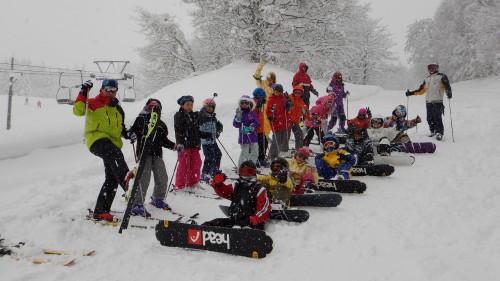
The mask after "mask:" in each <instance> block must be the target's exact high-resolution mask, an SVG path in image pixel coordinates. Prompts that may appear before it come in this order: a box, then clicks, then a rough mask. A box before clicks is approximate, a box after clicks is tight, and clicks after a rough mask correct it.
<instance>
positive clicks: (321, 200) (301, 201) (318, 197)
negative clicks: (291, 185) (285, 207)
mask: <svg viewBox="0 0 500 281" xmlns="http://www.w3.org/2000/svg"><path fill="white" fill-rule="evenodd" d="M340 202H342V196H341V195H340V194H337V193H323V194H303V195H291V196H290V206H293V207H304V206H309V207H337V206H338V205H339V204H340Z"/></svg>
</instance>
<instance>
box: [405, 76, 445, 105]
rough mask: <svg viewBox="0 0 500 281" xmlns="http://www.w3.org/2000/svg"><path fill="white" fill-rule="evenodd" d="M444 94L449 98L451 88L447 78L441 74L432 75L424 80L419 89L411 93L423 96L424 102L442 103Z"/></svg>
mask: <svg viewBox="0 0 500 281" xmlns="http://www.w3.org/2000/svg"><path fill="white" fill-rule="evenodd" d="M444 92H446V94H447V95H449V96H451V94H452V93H451V86H450V81H449V80H448V77H447V76H446V75H444V74H443V73H433V74H431V75H429V76H427V77H426V78H425V79H424V82H423V83H422V84H421V85H420V87H419V88H418V89H417V90H416V91H414V92H413V94H414V95H423V94H424V93H426V95H425V102H427V103H433V102H443V96H444Z"/></svg>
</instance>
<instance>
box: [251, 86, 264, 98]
mask: <svg viewBox="0 0 500 281" xmlns="http://www.w3.org/2000/svg"><path fill="white" fill-rule="evenodd" d="M252 95H253V97H254V98H255V99H261V98H263V97H265V96H266V91H265V90H264V89H262V88H255V90H253V93H252Z"/></svg>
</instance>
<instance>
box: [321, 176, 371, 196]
mask: <svg viewBox="0 0 500 281" xmlns="http://www.w3.org/2000/svg"><path fill="white" fill-rule="evenodd" d="M313 189H316V190H319V191H331V192H339V193H363V192H365V190H366V184H365V183H364V182H361V181H358V180H332V179H329V180H327V179H321V178H320V179H319V182H318V184H317V185H316V186H313Z"/></svg>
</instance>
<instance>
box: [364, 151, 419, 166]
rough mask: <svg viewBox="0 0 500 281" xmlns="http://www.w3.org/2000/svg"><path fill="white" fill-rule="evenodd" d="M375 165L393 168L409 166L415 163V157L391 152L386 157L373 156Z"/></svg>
mask: <svg viewBox="0 0 500 281" xmlns="http://www.w3.org/2000/svg"><path fill="white" fill-rule="evenodd" d="M373 160H374V162H375V165H377V164H388V165H394V166H411V165H413V163H415V156H413V155H411V154H408V153H397V152H393V153H391V155H388V156H380V155H378V154H377V155H375V156H373Z"/></svg>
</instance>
